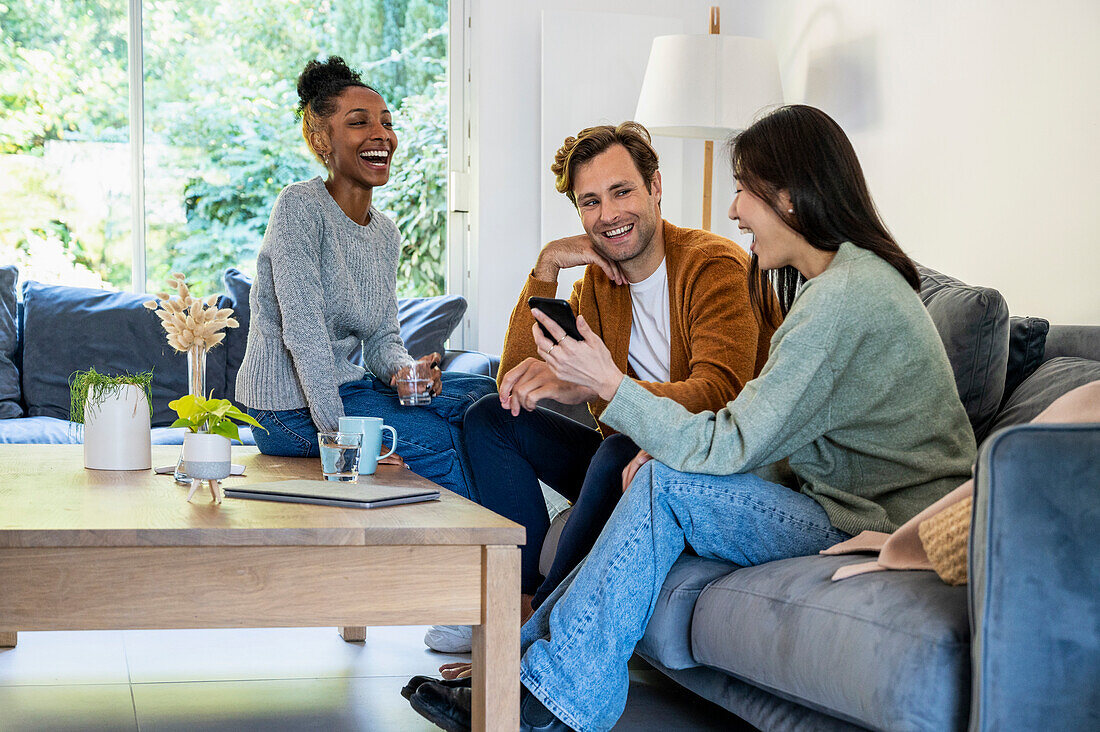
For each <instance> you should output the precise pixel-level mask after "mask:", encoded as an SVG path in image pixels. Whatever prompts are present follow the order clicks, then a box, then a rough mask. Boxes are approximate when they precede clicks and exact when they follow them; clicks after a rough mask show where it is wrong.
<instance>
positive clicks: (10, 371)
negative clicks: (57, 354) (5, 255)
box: [0, 265, 23, 419]
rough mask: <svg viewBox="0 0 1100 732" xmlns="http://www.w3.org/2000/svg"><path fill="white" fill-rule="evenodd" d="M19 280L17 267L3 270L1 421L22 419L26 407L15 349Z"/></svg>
mask: <svg viewBox="0 0 1100 732" xmlns="http://www.w3.org/2000/svg"><path fill="white" fill-rule="evenodd" d="M18 279H19V270H18V269H17V268H16V267H14V266H10V265H9V266H6V267H0V419H11V418H12V417H22V416H23V407H21V406H20V405H19V396H20V393H21V391H22V390H21V389H20V386H19V369H18V368H16V366H15V350H16V347H17V346H18V345H19V329H18V327H17V320H16V302H15V281H16V280H18Z"/></svg>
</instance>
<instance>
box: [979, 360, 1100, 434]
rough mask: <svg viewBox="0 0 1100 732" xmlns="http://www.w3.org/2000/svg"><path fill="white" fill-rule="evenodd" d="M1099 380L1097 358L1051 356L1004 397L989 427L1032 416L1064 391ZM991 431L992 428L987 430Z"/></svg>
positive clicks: (996, 428)
mask: <svg viewBox="0 0 1100 732" xmlns="http://www.w3.org/2000/svg"><path fill="white" fill-rule="evenodd" d="M1098 379H1100V361H1090V360H1089V359H1087V358H1070V357H1062V358H1052V359H1051V360H1049V361H1047V362H1046V363H1044V364H1043V365H1042V366H1040V367H1039V368H1037V369H1035V372H1034V373H1032V374H1031V376H1029V377H1027V379H1026V380H1025V381H1024V383H1022V384H1020V386H1018V387H1017V388H1016V390H1015V391H1014V392H1012V396H1010V397H1009V398H1008V401H1007V402H1006V403H1005V406H1004V409H1002V410H1001V413H1000V414H998V415H997V419H996V420H995V421H994V423H993V430H999V429H1001V428H1002V427H1010V426H1011V425H1014V424H1023V423H1024V422H1030V421H1031V420H1033V419H1035V417H1036V416H1037V415H1038V414H1039V412H1041V411H1043V410H1044V409H1046V408H1047V407H1049V406H1050V405H1051V404H1052V403H1053V402H1054V400H1055V399H1057V398H1058V397H1060V396H1062V395H1063V394H1065V393H1066V392H1067V391H1070V390H1072V389H1076V388H1077V387H1079V386H1082V385H1083V384H1088V383H1089V382H1092V381H1097V380H1098ZM991 431H992V430H991Z"/></svg>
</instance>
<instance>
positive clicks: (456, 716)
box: [409, 679, 473, 732]
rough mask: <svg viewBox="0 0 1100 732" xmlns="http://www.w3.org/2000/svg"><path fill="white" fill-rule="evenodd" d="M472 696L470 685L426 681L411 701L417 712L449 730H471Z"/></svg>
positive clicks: (458, 731)
mask: <svg viewBox="0 0 1100 732" xmlns="http://www.w3.org/2000/svg"><path fill="white" fill-rule="evenodd" d="M459 680H460V681H465V679H459ZM472 697H473V692H472V691H471V689H470V687H469V686H461V687H457V688H456V687H453V686H443V685H442V684H441V683H440V682H438V681H426V682H424V683H422V684H420V686H419V687H418V688H417V689H416V691H415V692H414V693H413V695H412V697H411V698H410V699H409V703H410V704H412V708H413V709H415V710H416V713H417V714H419V715H420V716H421V717H424V719H427V720H428V721H429V722H431V723H432V724H434V725H436V726H437V727H442V728H443V729H445V730H446V731H447V732H470V718H471V716H472V715H473V712H472V709H473V703H472V701H471V699H472Z"/></svg>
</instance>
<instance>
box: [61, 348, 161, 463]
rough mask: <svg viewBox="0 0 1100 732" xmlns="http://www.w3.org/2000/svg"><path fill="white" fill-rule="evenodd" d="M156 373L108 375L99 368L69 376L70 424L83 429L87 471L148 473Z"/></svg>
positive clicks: (150, 455) (150, 461)
mask: <svg viewBox="0 0 1100 732" xmlns="http://www.w3.org/2000/svg"><path fill="white" fill-rule="evenodd" d="M152 378H153V374H152V372H150V371H145V372H142V373H140V374H122V375H119V376H108V375H107V374H101V373H99V372H98V371H96V370H95V369H94V368H91V369H88V370H87V371H77V372H76V373H74V374H72V375H71V376H70V377H69V419H70V420H71V421H72V422H75V423H77V424H82V425H84V430H83V432H84V434H83V442H84V467H85V468H88V469H90V470H148V469H149V468H150V467H151V465H152V452H151V448H150V436H149V424H150V422H151V419H152V413H153V410H152V403H153V399H152V393H151V391H150V384H151V383H152Z"/></svg>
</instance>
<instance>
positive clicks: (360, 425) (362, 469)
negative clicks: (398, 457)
mask: <svg viewBox="0 0 1100 732" xmlns="http://www.w3.org/2000/svg"><path fill="white" fill-rule="evenodd" d="M382 430H389V431H390V435H391V437H392V438H393V446H392V447H390V451H389V452H387V453H386V454H385V455H379V454H378V453H379V452H381V450H382ZM340 431H341V432H362V433H363V449H362V451H361V452H360V453H359V475H374V471H375V470H376V469H377V468H378V461H379V460H381V459H382V458H384V457H389V456H390V455H393V453H394V451H395V450H396V449H397V430H395V429H394V428H393V427H390V426H389V425H385V424H382V418H381V417H341V418H340Z"/></svg>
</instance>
